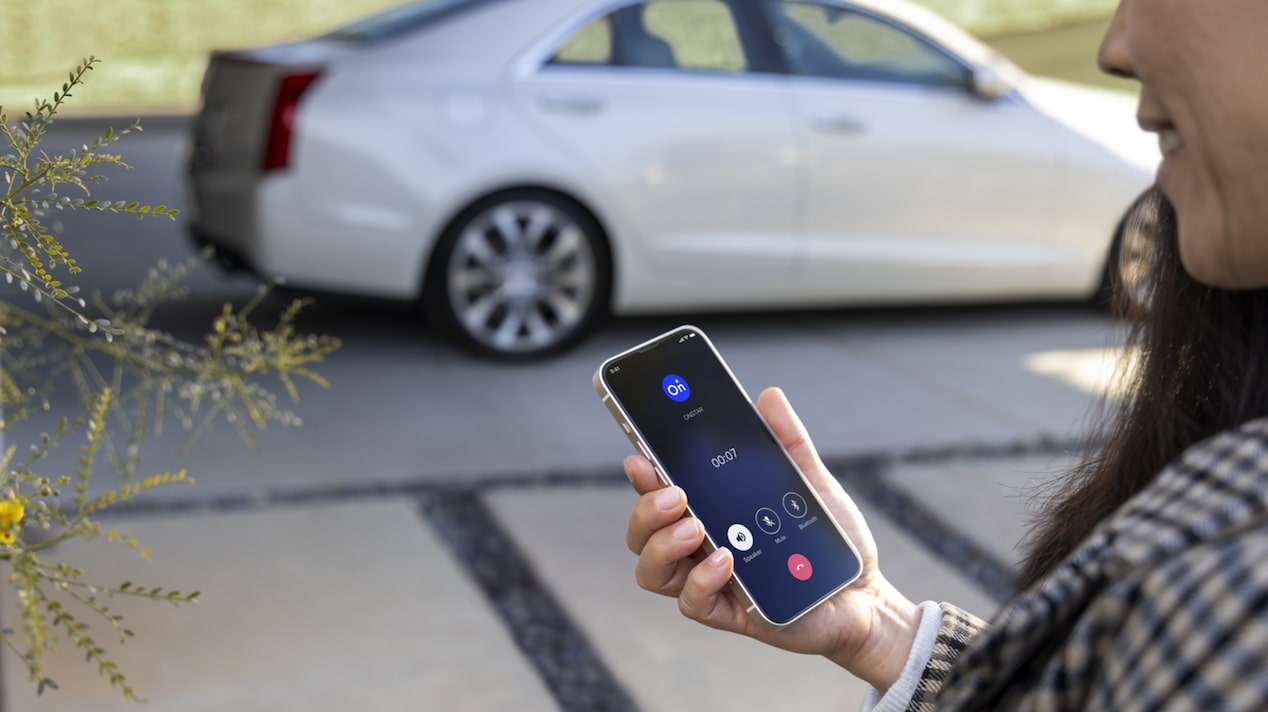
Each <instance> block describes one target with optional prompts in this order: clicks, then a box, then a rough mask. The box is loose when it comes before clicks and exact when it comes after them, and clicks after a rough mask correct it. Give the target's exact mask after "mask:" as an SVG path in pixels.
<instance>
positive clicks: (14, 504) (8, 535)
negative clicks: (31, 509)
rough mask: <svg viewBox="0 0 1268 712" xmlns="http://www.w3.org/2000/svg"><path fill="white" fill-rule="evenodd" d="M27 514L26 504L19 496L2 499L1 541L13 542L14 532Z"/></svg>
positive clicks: (0, 510)
mask: <svg viewBox="0 0 1268 712" xmlns="http://www.w3.org/2000/svg"><path fill="white" fill-rule="evenodd" d="M25 514H26V506H25V505H24V504H22V500H20V499H18V498H17V497H9V498H8V499H5V500H0V543H3V544H12V543H13V532H14V530H15V529H17V528H18V525H19V524H21V523H22V517H23V516H24V515H25Z"/></svg>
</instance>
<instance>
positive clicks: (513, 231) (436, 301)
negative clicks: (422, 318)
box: [423, 190, 612, 359]
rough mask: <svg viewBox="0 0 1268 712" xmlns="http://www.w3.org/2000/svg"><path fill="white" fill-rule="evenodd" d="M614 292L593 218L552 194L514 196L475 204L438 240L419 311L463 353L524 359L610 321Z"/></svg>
mask: <svg viewBox="0 0 1268 712" xmlns="http://www.w3.org/2000/svg"><path fill="white" fill-rule="evenodd" d="M611 291H612V261H611V256H610V251H609V248H608V243H607V239H606V237H605V236H604V234H603V231H602V229H601V228H600V227H599V225H598V223H597V222H596V221H595V219H594V218H593V217H592V216H591V215H590V214H589V213H588V212H586V211H585V210H584V209H583V208H581V207H580V206H579V205H577V204H576V203H574V202H572V201H570V200H568V199H567V198H564V197H563V196H561V195H558V194H556V193H551V192H548V191H542V190H512V191H505V192H502V193H496V194H494V195H490V196H488V197H486V198H484V199H482V200H480V201H478V202H476V203H475V204H473V205H472V206H471V207H469V208H468V209H466V210H464V211H463V212H462V213H461V214H460V215H459V216H458V217H457V218H456V219H455V220H454V221H453V223H451V224H450V226H449V228H448V229H446V230H445V232H444V233H443V234H442V235H441V237H440V240H439V242H438V243H437V246H436V249H435V251H434V252H433V254H432V257H431V259H430V260H429V261H428V266H427V271H426V277H425V279H424V285H423V308H424V312H425V313H426V314H427V316H428V318H429V319H430V320H431V321H432V323H433V324H435V325H437V326H439V327H441V328H442V329H443V330H444V331H445V332H446V333H447V334H448V336H450V337H451V338H452V339H453V340H454V341H455V342H457V343H458V344H459V345H460V346H462V347H465V348H467V349H468V350H471V351H473V352H475V353H477V354H480V355H484V356H491V357H495V358H502V359H529V358H534V357H540V356H545V355H549V354H554V353H558V352H560V351H563V350H565V349H567V348H568V347H570V346H573V345H575V344H576V343H577V342H579V341H580V340H581V338H582V337H584V336H585V335H586V334H587V333H588V332H589V331H590V330H591V329H592V328H593V327H594V326H595V324H596V323H597V322H598V321H599V320H600V319H601V318H602V317H603V316H605V315H606V312H607V308H608V302H609V299H610V297H611Z"/></svg>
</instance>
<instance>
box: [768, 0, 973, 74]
mask: <svg viewBox="0 0 1268 712" xmlns="http://www.w3.org/2000/svg"><path fill="white" fill-rule="evenodd" d="M766 7H767V12H768V15H769V17H770V20H771V24H772V25H773V26H774V29H775V41H776V43H777V44H778V45H779V47H780V49H781V50H782V51H783V54H784V59H785V61H786V62H787V65H788V70H789V71H790V72H791V73H793V74H797V75H802V76H810V77H826V78H830V79H859V80H870V81H881V82H891V83H901V84H921V85H931V86H955V87H968V86H970V84H971V80H972V76H971V72H970V70H969V69H968V68H967V67H965V66H964V65H963V64H961V63H960V62H958V61H956V60H955V59H954V58H953V57H952V56H950V55H949V54H947V53H946V52H945V51H943V50H942V49H940V48H938V47H936V46H934V45H932V44H930V43H929V42H928V41H927V40H925V39H924V38H922V37H920V36H919V35H916V34H914V33H912V32H910V31H908V30H906V29H903V28H901V27H898V26H895V25H893V24H890V23H889V22H886V21H884V20H881V19H878V18H876V17H872V16H871V15H867V14H864V13H861V12H855V11H852V10H848V9H846V8H843V7H840V6H836V5H824V4H821V3H816V2H775V3H767V4H766Z"/></svg>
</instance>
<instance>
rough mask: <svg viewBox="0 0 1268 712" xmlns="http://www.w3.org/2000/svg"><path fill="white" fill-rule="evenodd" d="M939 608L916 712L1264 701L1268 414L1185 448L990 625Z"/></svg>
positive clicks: (1237, 706)
mask: <svg viewBox="0 0 1268 712" xmlns="http://www.w3.org/2000/svg"><path fill="white" fill-rule="evenodd" d="M942 608H943V619H942V625H941V628H940V630H939V632H938V642H937V644H936V645H935V648H934V651H933V657H932V659H931V660H930V661H929V664H928V665H927V666H926V668H925V670H924V674H923V676H922V679H921V682H920V684H919V686H918V690H917V692H916V694H915V696H914V697H913V698H912V701H911V703H910V705H909V707H908V710H910V711H912V712H917V711H918V712H924V711H926V710H935V709H936V710H993V709H1000V710H1204V711H1206V710H1268V419H1261V420H1256V421H1251V422H1249V423H1246V424H1244V425H1242V426H1240V427H1238V428H1236V429H1234V430H1231V431H1227V432H1225V433H1222V434H1220V435H1217V436H1215V437H1213V438H1211V439H1209V440H1207V441H1204V442H1202V443H1199V444H1198V445H1195V446H1193V447H1192V448H1190V449H1189V450H1187V451H1186V452H1185V453H1184V454H1183V455H1182V456H1181V457H1180V458H1179V459H1177V460H1176V461H1175V462H1174V463H1172V464H1171V465H1170V466H1168V467H1167V469H1165V470H1163V472H1161V473H1160V474H1159V476H1158V478H1157V480H1155V482H1154V483H1152V484H1151V485H1150V486H1149V487H1147V488H1146V489H1145V490H1144V491H1142V492H1140V493H1139V494H1138V495H1137V496H1135V497H1133V498H1132V499H1131V500H1130V501H1129V502H1128V503H1127V504H1125V505H1124V506H1123V507H1121V508H1120V509H1119V511H1118V512H1116V513H1115V514H1114V515H1112V516H1111V517H1110V518H1108V519H1107V520H1106V521H1104V522H1102V523H1101V524H1100V525H1099V526H1098V527H1097V528H1096V529H1095V530H1094V531H1093V533H1092V534H1091V535H1090V536H1089V537H1088V539H1087V540H1086V541H1085V542H1084V543H1083V544H1082V545H1080V547H1079V548H1078V549H1077V550H1076V551H1075V552H1074V553H1073V554H1072V555H1071V556H1070V557H1069V558H1067V559H1066V561H1065V562H1064V563H1062V564H1061V565H1060V566H1059V567H1058V568H1057V569H1056V570H1055V571H1054V572H1053V573H1052V574H1051V575H1050V576H1049V577H1048V578H1047V579H1045V580H1044V581H1043V582H1041V583H1040V584H1038V585H1036V586H1035V587H1033V588H1031V589H1030V590H1027V591H1024V592H1022V593H1021V594H1019V595H1018V596H1017V597H1016V598H1015V599H1013V601H1011V602H1010V603H1009V604H1008V605H1006V606H1005V607H1004V609H1003V610H1002V611H1001V612H1000V613H999V615H997V616H996V618H995V620H994V621H993V623H992V624H991V625H990V626H987V625H986V624H984V623H983V622H982V621H981V620H979V619H977V618H975V617H973V616H972V615H970V614H968V613H965V612H964V611H961V610H960V609H958V608H956V607H954V606H951V605H949V604H942ZM953 663H954V664H953Z"/></svg>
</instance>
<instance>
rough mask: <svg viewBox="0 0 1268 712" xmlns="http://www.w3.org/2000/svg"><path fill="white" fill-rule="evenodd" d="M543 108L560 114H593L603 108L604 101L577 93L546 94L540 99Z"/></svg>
mask: <svg viewBox="0 0 1268 712" xmlns="http://www.w3.org/2000/svg"><path fill="white" fill-rule="evenodd" d="M540 104H541V106H542V108H543V109H545V110H547V111H553V112H556V113H560V114H593V113H596V112H597V111H599V109H602V108H603V101H602V100H600V99H597V98H595V97H592V96H579V95H576V94H546V95H545V96H543V97H542V98H541V100H540Z"/></svg>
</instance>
